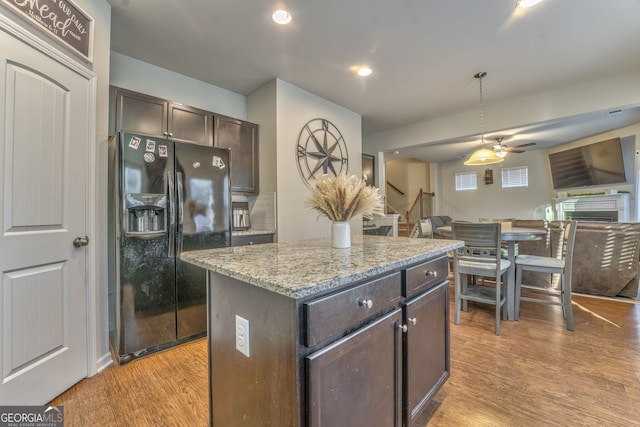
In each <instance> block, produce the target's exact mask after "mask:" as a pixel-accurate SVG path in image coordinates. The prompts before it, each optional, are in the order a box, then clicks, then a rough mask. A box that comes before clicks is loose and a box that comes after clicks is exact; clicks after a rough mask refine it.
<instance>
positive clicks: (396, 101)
mask: <svg viewBox="0 0 640 427" xmlns="http://www.w3.org/2000/svg"><path fill="white" fill-rule="evenodd" d="M107 1H108V3H109V4H111V5H112V29H111V38H112V40H111V49H112V50H113V51H116V52H119V53H122V54H124V55H127V56H130V57H133V58H137V59H140V60H142V61H145V62H148V63H151V64H154V65H157V66H160V67H162V68H166V69H168V70H172V71H175V72H177V73H180V74H183V75H186V76H190V77H193V78H195V79H198V80H201V81H204V82H208V83H211V84H213V85H216V86H219V87H222V88H225V89H227V90H230V91H232V92H235V93H238V94H243V95H248V94H250V93H251V92H252V91H254V90H255V89H257V88H259V87H261V86H262V85H264V84H265V83H267V82H269V81H271V80H273V79H274V78H279V79H281V80H285V81H287V82H289V83H291V84H293V85H295V86H297V87H300V88H302V89H305V90H307V91H309V92H312V93H314V94H316V95H319V96H321V97H323V98H325V99H327V100H330V101H332V102H334V103H336V104H339V105H342V106H344V107H346V108H349V109H351V110H353V111H355V112H356V113H359V114H361V115H362V126H363V134H364V135H365V136H366V135H369V134H373V133H376V132H380V131H384V130H388V129H393V128H398V127H402V126H407V125H410V124H414V123H418V122H422V121H427V120H431V119H434V118H438V117H443V116H447V115H451V114H455V113H459V112H462V111H469V110H472V109H478V105H479V90H478V88H479V86H478V81H477V79H475V78H474V77H473V75H474V74H475V73H476V72H479V71H486V72H487V73H488V76H487V77H486V78H485V79H483V89H484V94H483V99H484V104H485V105H488V104H492V103H497V102H503V101H508V100H509V99H513V98H519V97H524V96H528V95H532V94H535V93H538V92H541V91H546V90H550V89H555V88H562V87H565V86H569V85H574V84H577V83H580V82H588V81H591V80H595V79H600V78H605V77H608V76H612V75H616V74H619V73H622V72H627V71H636V70H640V24H639V22H640V0H616V1H603V0H545V1H543V2H542V3H540V4H539V5H537V6H535V7H534V8H531V9H516V8H515V0H492V1H469V0H446V1H434V0H399V1H397V0H396V1H389V0H349V1H344V0H322V1H309V0H287V1H286V2H283V1H276V2H273V3H272V2H268V1H264V0H241V1H239V0H189V1H180V2H178V1H170V2H169V1H167V2H158V0H107ZM279 5H280V6H282V5H284V6H286V7H287V9H288V10H289V11H290V12H291V13H292V15H293V22H292V23H291V24H289V25H288V26H284V27H283V26H278V25H276V24H274V23H273V21H272V20H271V14H272V12H273V11H274V10H275V9H276V8H277V7H278V6H279ZM361 65H367V66H370V67H371V68H372V69H373V74H372V75H371V76H369V77H366V78H362V77H358V76H356V75H355V74H354V72H353V67H354V66H361ZM632 107H633V108H632ZM614 116H615V117H614ZM638 122H640V106H629V108H625V109H624V111H623V112H622V113H619V114H615V115H610V114H608V112H594V113H593V114H592V115H590V116H585V117H580V118H577V119H576V121H574V122H567V121H566V120H562V121H557V122H548V123H542V124H540V125H536V127H532V126H530V127H526V128H523V129H509V130H505V131H503V132H501V136H506V137H507V138H505V140H504V142H505V143H507V144H508V145H517V144H519V143H521V142H528V141H531V140H535V141H536V146H535V147H530V148H542V147H544V146H548V145H553V144H557V143H560V142H566V141H571V140H574V139H579V138H583V137H585V136H589V135H593V134H597V133H601V132H604V131H607V130H611V129H615V128H616V127H622V126H627V125H629V124H634V123H638ZM612 126H614V127H612ZM509 135H514V136H513V137H512V138H511V139H510V138H508V137H509ZM493 136H496V135H488V138H491V137H493ZM465 138H466V137H465ZM525 139H526V141H525ZM518 141H520V142H518ZM444 142H447V143H446V144H445V143H444ZM451 142H456V144H451ZM465 144H467V145H468V146H469V148H467V145H465ZM474 144H475V145H474ZM474 146H477V139H474V140H468V139H464V138H461V139H458V140H455V141H453V140H449V141H443V143H437V144H435V145H430V146H428V147H427V148H424V147H421V148H420V149H417V148H416V149H415V150H414V152H413V153H412V155H413V157H416V158H424V159H425V160H427V159H428V161H441V160H446V159H451V158H455V157H456V156H460V155H462V154H463V153H466V152H468V151H469V150H471V149H472V148H473V147H474ZM453 147H455V148H453ZM425 150H429V151H428V153H429V154H428V156H426V158H425ZM403 151H404V150H403ZM404 154H406V153H404Z"/></svg>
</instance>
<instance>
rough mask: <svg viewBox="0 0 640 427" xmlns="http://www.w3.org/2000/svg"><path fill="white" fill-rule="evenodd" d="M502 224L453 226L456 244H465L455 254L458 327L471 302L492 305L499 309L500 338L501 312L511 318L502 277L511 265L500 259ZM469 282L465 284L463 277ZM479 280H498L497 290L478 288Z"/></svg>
mask: <svg viewBox="0 0 640 427" xmlns="http://www.w3.org/2000/svg"><path fill="white" fill-rule="evenodd" d="M501 227H502V224H501V223H500V222H487V223H470V222H456V221H454V222H452V223H451V230H452V233H453V238H454V240H462V241H463V242H464V246H463V247H461V248H459V249H457V250H456V251H455V254H454V266H453V274H454V281H455V305H456V312H455V324H456V325H458V324H459V323H460V310H461V308H462V309H464V311H467V302H468V301H475V302H479V303H485V304H492V305H494V306H495V314H496V335H500V316H501V313H500V312H501V309H502V311H503V312H504V316H505V317H506V316H507V290H506V286H503V283H504V281H503V280H502V275H503V274H504V273H506V272H507V271H509V268H510V266H511V263H510V262H509V260H506V259H503V258H501V257H500V250H499V249H500V243H501V239H500V233H501ZM463 275H464V276H465V277H466V278H467V279H468V278H469V277H472V278H473V280H471V281H469V280H465V281H463V280H462V276H463ZM475 277H481V278H483V279H484V278H492V279H495V286H493V285H485V284H484V280H483V281H482V282H481V283H480V284H478V283H477V281H476V279H475Z"/></svg>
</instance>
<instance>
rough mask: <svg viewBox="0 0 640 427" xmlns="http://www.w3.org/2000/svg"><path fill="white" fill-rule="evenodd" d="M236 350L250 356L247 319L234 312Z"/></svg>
mask: <svg viewBox="0 0 640 427" xmlns="http://www.w3.org/2000/svg"><path fill="white" fill-rule="evenodd" d="M236 350H238V351H239V352H240V353H242V354H244V355H245V356H247V357H250V355H251V352H250V350H249V321H248V320H247V319H245V318H244V317H241V316H238V315H237V314H236Z"/></svg>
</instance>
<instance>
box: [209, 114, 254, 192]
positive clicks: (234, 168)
mask: <svg viewBox="0 0 640 427" xmlns="http://www.w3.org/2000/svg"><path fill="white" fill-rule="evenodd" d="M213 129H214V136H213V141H214V145H215V146H216V147H220V148H230V149H231V191H232V192H234V193H245V194H258V178H259V174H258V163H259V162H258V125H256V124H253V123H248V122H244V121H242V120H237V119H232V118H230V117H225V116H219V115H215V116H214V127H213Z"/></svg>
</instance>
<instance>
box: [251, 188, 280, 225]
mask: <svg viewBox="0 0 640 427" xmlns="http://www.w3.org/2000/svg"><path fill="white" fill-rule="evenodd" d="M247 201H248V202H249V212H250V215H251V228H252V229H255V230H275V229H276V193H260V194H259V195H257V196H249V197H247Z"/></svg>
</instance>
